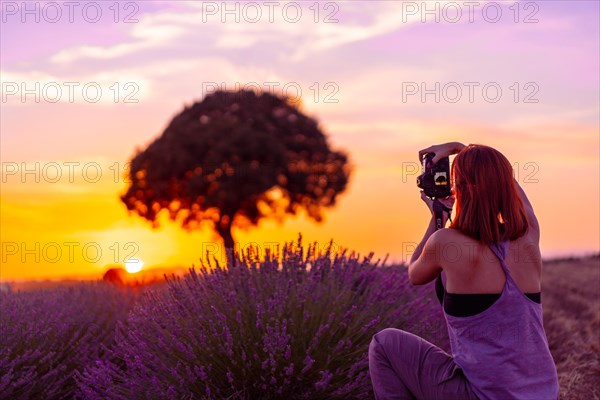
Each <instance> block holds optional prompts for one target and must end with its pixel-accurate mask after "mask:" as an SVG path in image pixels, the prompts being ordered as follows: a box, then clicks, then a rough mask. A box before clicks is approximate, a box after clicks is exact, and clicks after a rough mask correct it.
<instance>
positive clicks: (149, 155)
mask: <svg viewBox="0 0 600 400" xmlns="http://www.w3.org/2000/svg"><path fill="white" fill-rule="evenodd" d="M351 171H352V166H351V165H350V163H349V161H348V155H347V154H346V153H345V152H343V151H333V150H331V149H330V146H329V144H328V142H327V138H326V136H325V135H324V134H323V132H322V131H321V129H320V127H319V124H318V122H317V121H316V120H315V119H313V118H311V117H309V116H307V115H304V114H303V113H302V112H301V111H300V110H299V108H298V107H297V106H296V105H295V104H294V103H293V102H291V101H290V100H289V99H288V98H285V97H283V96H278V95H275V94H270V93H266V92H263V93H255V92H254V91H250V90H242V91H237V92H231V91H216V92H214V93H211V94H208V95H207V96H206V97H205V98H204V99H203V100H202V101H199V102H195V103H194V104H192V105H191V106H186V107H185V109H184V110H183V111H182V112H180V113H179V114H178V115H176V116H175V117H174V118H173V119H172V120H171V121H170V123H169V124H168V126H167V128H166V129H165V130H164V132H163V133H162V135H160V136H159V137H158V138H157V139H156V140H154V141H153V142H152V143H151V144H150V145H149V146H148V147H147V148H146V149H145V150H143V151H141V150H138V151H137V152H136V154H135V155H134V157H133V158H132V160H131V164H130V169H129V178H130V184H129V187H128V189H127V192H126V193H125V194H123V195H122V196H121V200H122V201H123V202H124V203H125V205H126V206H127V208H128V210H130V211H133V212H135V213H137V214H139V215H140V216H142V217H143V218H145V219H147V220H149V221H151V222H152V223H153V226H155V227H156V226H158V221H157V216H158V214H159V213H160V212H161V211H162V210H166V211H167V212H168V214H169V216H170V218H171V219H172V220H174V221H179V222H180V223H181V225H182V227H183V228H184V229H188V230H191V229H198V228H199V227H200V225H201V224H202V223H203V222H204V223H205V222H208V223H212V224H213V226H214V229H215V230H216V231H217V233H218V234H219V235H220V236H221V237H222V238H223V240H224V242H225V246H226V247H233V238H232V236H231V227H232V225H233V224H234V223H235V226H238V227H242V228H248V227H249V226H252V225H257V224H258V222H259V221H260V220H261V219H262V218H266V217H274V218H277V219H278V220H279V221H281V220H282V218H283V217H284V216H285V214H288V213H289V214H294V215H295V214H296V213H297V212H298V211H299V210H300V209H304V210H305V211H306V212H307V214H308V215H309V216H310V217H311V218H312V219H314V220H315V221H317V222H320V221H322V219H323V208H326V207H332V206H334V205H335V204H336V198H337V196H338V195H339V194H340V193H342V192H343V191H344V190H345V189H346V186H347V184H348V181H349V177H350V174H351Z"/></svg>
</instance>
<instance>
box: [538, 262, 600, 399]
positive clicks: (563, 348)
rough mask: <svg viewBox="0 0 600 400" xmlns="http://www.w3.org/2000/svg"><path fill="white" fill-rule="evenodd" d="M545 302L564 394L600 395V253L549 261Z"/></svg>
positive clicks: (544, 278)
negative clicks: (579, 257)
mask: <svg viewBox="0 0 600 400" xmlns="http://www.w3.org/2000/svg"><path fill="white" fill-rule="evenodd" d="M542 307H543V310H544V329H545V330H546V335H547V336H548V344H549V345H550V351H551V352H552V356H553V357H554V361H555V362H556V366H557V369H558V377H559V381H560V395H561V397H560V398H561V400H562V399H564V400H567V399H590V400H592V399H594V400H598V399H600V257H598V256H595V257H589V258H582V259H570V260H557V261H552V262H545V263H544V270H543V272H542Z"/></svg>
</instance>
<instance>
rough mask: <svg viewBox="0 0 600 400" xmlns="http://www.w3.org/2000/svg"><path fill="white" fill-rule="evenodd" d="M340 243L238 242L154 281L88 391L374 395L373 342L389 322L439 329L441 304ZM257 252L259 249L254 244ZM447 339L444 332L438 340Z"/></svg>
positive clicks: (111, 395) (397, 271) (96, 394)
mask: <svg viewBox="0 0 600 400" xmlns="http://www.w3.org/2000/svg"><path fill="white" fill-rule="evenodd" d="M331 249H332V246H331V244H330V247H329V248H328V249H327V250H326V251H325V252H319V251H317V245H316V243H315V244H313V245H312V246H309V247H308V251H307V252H306V255H305V254H304V247H303V246H302V236H301V235H300V236H299V239H298V242H297V244H295V243H291V244H288V243H286V244H285V245H284V248H283V257H281V261H279V257H275V256H274V255H273V254H271V252H269V251H267V252H266V254H265V257H264V259H262V261H259V260H258V259H257V257H256V256H255V254H256V250H257V249H254V252H252V251H251V250H249V251H248V252H247V253H245V254H241V255H240V254H238V253H236V254H234V255H233V257H232V256H231V254H230V255H229V257H228V260H230V261H229V262H228V266H227V267H222V266H220V265H219V263H218V261H217V262H216V264H215V265H214V266H213V265H212V263H211V262H208V263H207V264H204V263H202V264H201V266H200V268H199V270H198V271H196V270H195V269H191V270H190V274H189V275H187V276H186V277H184V278H183V279H173V280H170V281H169V283H168V288H167V290H164V291H151V292H149V293H146V294H145V295H144V298H143V299H142V300H141V301H140V302H139V303H138V304H137V305H136V306H135V307H134V308H133V309H132V312H131V313H130V315H129V317H128V318H127V320H126V322H124V323H118V324H117V325H118V326H117V332H116V334H117V340H116V342H115V346H114V348H113V349H112V351H111V356H110V358H105V359H103V360H99V361H98V362H97V363H95V364H94V365H93V366H89V367H88V368H86V369H85V371H84V372H83V373H81V374H77V380H78V382H79V391H78V395H79V396H80V397H82V398H85V399H123V400H125V399H158V398H160V399H281V398H288V399H315V398H328V399H349V398H352V399H361V398H368V397H372V392H371V383H370V380H369V375H368V357H367V355H368V345H369V342H370V340H371V338H372V335H373V334H374V333H376V332H377V331H378V330H380V329H383V328H385V327H389V326H393V327H398V328H402V329H407V330H409V331H411V332H413V333H415V334H419V335H421V336H423V337H425V338H431V337H432V336H433V335H434V334H436V332H438V331H439V330H443V329H445V327H444V325H443V319H440V318H434V319H428V318H429V317H428V316H429V315H436V312H439V310H438V307H439V306H438V305H437V304H434V303H431V302H424V301H423V300H422V297H423V295H424V291H425V290H427V288H424V287H418V288H415V287H412V286H411V285H410V283H409V282H408V279H407V275H406V268H405V267H404V266H402V265H396V266H391V267H388V266H385V260H384V262H383V264H382V265H381V266H380V265H379V262H380V261H379V260H378V261H377V262H371V259H372V257H373V253H371V254H369V255H368V256H367V257H364V260H363V261H362V262H361V261H359V256H358V255H355V254H354V253H352V254H350V255H346V253H347V252H346V250H344V251H343V252H341V253H340V254H332V252H331ZM253 254H254V255H253ZM438 344H439V343H438Z"/></svg>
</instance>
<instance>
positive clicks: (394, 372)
mask: <svg viewBox="0 0 600 400" xmlns="http://www.w3.org/2000/svg"><path fill="white" fill-rule="evenodd" d="M369 374H370V375H371V383H372V384H373V391H374V392H375V399H376V400H400V399H411V400H415V399H416V400H438V399H439V400H478V398H477V395H476V394H475V393H473V391H472V388H471V384H470V383H469V381H468V380H467V378H466V377H465V376H464V374H463V371H462V369H461V368H460V367H459V366H458V365H456V364H455V363H454V358H452V356H451V355H449V354H448V353H446V352H445V351H444V350H442V349H440V348H439V347H437V346H436V345H434V344H432V343H430V342H428V341H427V340H425V339H423V338H420V337H419V336H417V335H414V334H412V333H410V332H406V331H403V330H401V329H396V328H386V329H383V330H381V331H379V332H377V333H376V334H375V335H373V339H372V340H371V344H370V345H369Z"/></svg>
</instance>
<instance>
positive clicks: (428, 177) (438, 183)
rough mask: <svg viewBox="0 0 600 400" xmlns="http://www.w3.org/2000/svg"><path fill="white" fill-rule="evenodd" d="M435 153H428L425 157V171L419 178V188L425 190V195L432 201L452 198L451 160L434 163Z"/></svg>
mask: <svg viewBox="0 0 600 400" xmlns="http://www.w3.org/2000/svg"><path fill="white" fill-rule="evenodd" d="M434 156H435V153H427V154H425V156H424V157H423V169H422V173H421V175H419V176H418V177H417V186H418V187H420V188H421V189H423V192H425V195H426V196H427V197H429V198H431V199H439V198H443V197H447V196H450V194H451V191H452V188H451V186H450V159H449V158H448V157H444V158H441V159H439V160H438V162H437V163H435V164H434V163H433V161H432V160H433V157H434Z"/></svg>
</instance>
